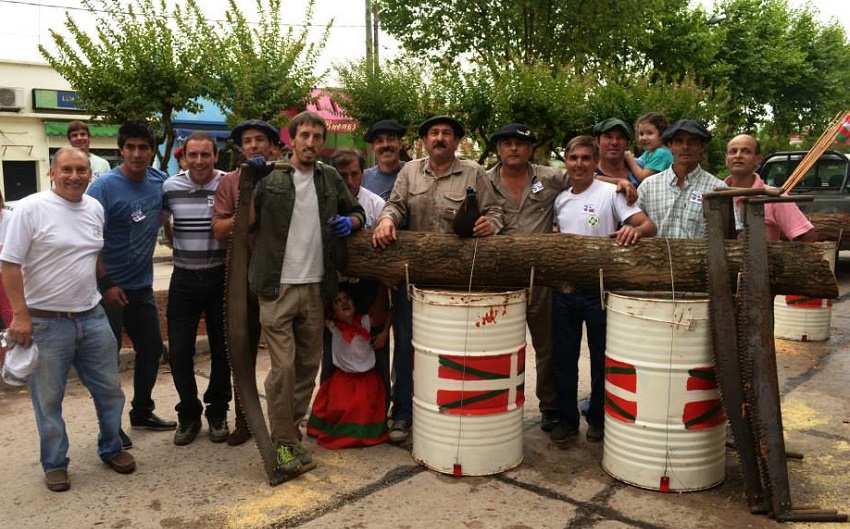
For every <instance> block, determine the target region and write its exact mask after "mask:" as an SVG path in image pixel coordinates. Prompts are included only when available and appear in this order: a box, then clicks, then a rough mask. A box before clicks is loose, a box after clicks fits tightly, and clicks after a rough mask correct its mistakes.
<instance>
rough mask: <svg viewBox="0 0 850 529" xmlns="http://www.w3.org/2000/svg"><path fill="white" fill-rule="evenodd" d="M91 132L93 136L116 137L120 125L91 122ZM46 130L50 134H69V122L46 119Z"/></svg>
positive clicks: (63, 135)
mask: <svg viewBox="0 0 850 529" xmlns="http://www.w3.org/2000/svg"><path fill="white" fill-rule="evenodd" d="M88 125H89V134H90V135H91V137H92V138H115V137H117V136H118V128H119V126H118V125H96V124H94V123H89V124H88ZM44 131H45V132H46V133H47V135H48V136H62V137H65V136H67V135H68V123H66V122H64V121H45V122H44Z"/></svg>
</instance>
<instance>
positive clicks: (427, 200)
mask: <svg viewBox="0 0 850 529" xmlns="http://www.w3.org/2000/svg"><path fill="white" fill-rule="evenodd" d="M464 132H465V131H464V129H463V126H462V125H461V124H460V123H459V122H458V121H457V120H456V119H454V118H452V117H449V116H435V117H432V118H430V119H428V120H426V121H425V122H423V123H422V125H420V126H419V136H420V137H421V138H422V140H423V142H424V144H425V149H426V150H427V151H428V156H427V157H426V158H420V159H418V160H413V161H410V162H407V163H406V164H405V165H404V168H402V170H401V172H400V173H399V175H398V178H397V179H396V182H395V186H394V187H393V190H392V193H390V198H389V200H388V201H387V205H386V206H385V207H384V210H383V211H382V212H381V215H380V217H378V223H377V225H376V226H375V231H374V232H373V234H372V242H373V244H374V245H375V247H376V248H380V249H383V248H386V247H388V246H389V245H390V244H392V242H393V241H395V240H396V230H397V229H399V228H402V227H404V229H407V230H411V231H427V232H434V233H453V231H452V221H453V220H454V217H455V214H456V213H457V211H458V208H459V207H460V204H461V202H462V201H463V199H464V198H465V196H466V188H467V187H472V188H473V189H475V191H476V193H477V195H478V204H479V207H480V210H481V213H482V215H481V217H479V218H478V220H477V221H476V222H475V227H474V230H473V234H474V236H476V237H486V236H489V235H493V234H495V233H498V232H499V231H500V230H501V229H502V210H501V208H500V207H499V205H498V204H497V202H496V197H495V195H494V191H493V184H492V182H491V181H490V179H489V178H487V175H486V174H485V173H484V169H482V168H481V166H480V165H478V164H477V163H475V162H472V161H469V160H464V159H461V158H457V157H456V156H455V152H456V151H457V148H458V145H459V144H460V140H461V138H463V135H464ZM401 294H404V293H403V292H402V293H401ZM412 319H413V315H412V310H411V306H410V302H409V301H408V300H407V296H406V295H397V296H396V319H395V344H396V345H395V353H394V358H393V368H394V370H395V373H396V384H395V390H394V391H393V413H392V418H393V425H392V427H391V428H390V433H389V437H390V441H392V442H395V443H398V442H402V441H405V440H406V439H407V438H408V436H409V435H410V425H411V422H412V419H413V345H412V343H411V340H412V338H413V337H412V334H413V329H412Z"/></svg>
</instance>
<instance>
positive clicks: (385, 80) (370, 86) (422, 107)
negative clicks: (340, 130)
mask: <svg viewBox="0 0 850 529" xmlns="http://www.w3.org/2000/svg"><path fill="white" fill-rule="evenodd" d="M335 70H336V75H337V79H338V80H339V87H340V90H338V91H337V92H336V93H335V97H336V99H337V100H338V101H339V102H340V103H342V106H343V108H345V111H346V112H347V113H348V115H349V116H351V117H352V118H354V119H355V120H357V122H358V123H359V124H360V132H365V131H366V130H367V129H368V128H369V127H370V126H371V125H372V124H373V123H375V122H377V121H380V120H382V119H395V120H397V121H398V122H399V123H402V124H404V125H406V126H407V127H408V132H409V133H410V134H412V135H415V128H416V127H417V126H418V125H419V123H421V122H422V121H424V120H425V118H426V117H428V115H429V112H428V110H427V109H430V108H431V105H430V104H429V103H427V102H426V98H427V90H426V85H425V81H424V80H423V79H422V77H421V76H420V73H419V71H418V70H416V69H415V68H410V67H408V66H405V65H403V64H401V63H387V64H385V65H383V66H382V67H381V68H378V69H377V70H376V71H372V68H370V65H369V64H368V62H367V61H366V60H365V59H364V60H361V61H351V62H348V63H345V64H340V65H337V66H336V68H335Z"/></svg>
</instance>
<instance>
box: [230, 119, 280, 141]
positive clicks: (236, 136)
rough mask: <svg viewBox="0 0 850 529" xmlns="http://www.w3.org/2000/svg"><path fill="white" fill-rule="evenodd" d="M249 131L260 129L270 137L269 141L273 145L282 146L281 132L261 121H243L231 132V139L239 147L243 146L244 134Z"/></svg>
mask: <svg viewBox="0 0 850 529" xmlns="http://www.w3.org/2000/svg"><path fill="white" fill-rule="evenodd" d="M248 129H258V130H261V131H262V132H264V133H265V134H266V136H268V137H269V141H270V142H272V144H273V145H280V144H281V140H280V130H279V129H276V128H274V127H272V126H271V125H269V124H268V123H267V122H265V121H263V120H261V119H249V120H247V121H243V122H242V123H240V124H238V125H236V126H235V127H233V130H232V131H230V139H231V140H233V142H234V143H236V144H237V145H241V144H242V134H243V133H244V132H245V131H246V130H248Z"/></svg>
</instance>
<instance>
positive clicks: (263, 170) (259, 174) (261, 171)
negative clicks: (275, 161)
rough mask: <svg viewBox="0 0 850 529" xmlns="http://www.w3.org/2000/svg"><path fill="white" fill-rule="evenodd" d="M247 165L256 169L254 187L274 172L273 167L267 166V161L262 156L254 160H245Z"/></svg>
mask: <svg viewBox="0 0 850 529" xmlns="http://www.w3.org/2000/svg"><path fill="white" fill-rule="evenodd" d="M245 163H247V164H248V165H250V166H251V168H252V169H254V172H253V174H254V185H256V184H257V182H259V181H260V180H262V179H263V178H264V177H265V176H266V175H268V174H269V173H270V172H272V167H273V166H271V165H267V164H266V159H265V158H263V157H262V156H254V157H253V158H248V159H247V160H245Z"/></svg>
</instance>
